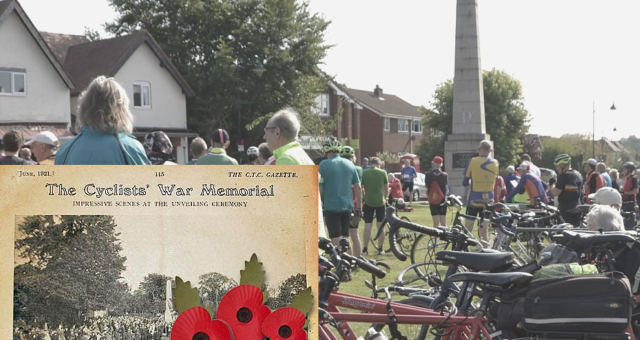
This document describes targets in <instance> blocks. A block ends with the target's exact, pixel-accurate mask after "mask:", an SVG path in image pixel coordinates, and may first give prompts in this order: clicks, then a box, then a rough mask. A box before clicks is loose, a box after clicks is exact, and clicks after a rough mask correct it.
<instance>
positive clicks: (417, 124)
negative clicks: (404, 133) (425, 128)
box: [411, 120, 422, 133]
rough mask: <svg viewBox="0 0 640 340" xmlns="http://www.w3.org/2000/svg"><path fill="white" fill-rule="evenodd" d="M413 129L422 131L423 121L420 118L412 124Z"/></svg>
mask: <svg viewBox="0 0 640 340" xmlns="http://www.w3.org/2000/svg"><path fill="white" fill-rule="evenodd" d="M411 131H413V132H418V133H422V122H421V121H419V120H414V121H413V123H412V126H411Z"/></svg>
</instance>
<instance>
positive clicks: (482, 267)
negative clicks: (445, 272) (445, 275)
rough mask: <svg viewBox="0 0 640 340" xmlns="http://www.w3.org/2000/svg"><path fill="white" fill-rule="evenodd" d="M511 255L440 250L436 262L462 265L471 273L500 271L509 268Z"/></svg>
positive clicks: (511, 259)
mask: <svg viewBox="0 0 640 340" xmlns="http://www.w3.org/2000/svg"><path fill="white" fill-rule="evenodd" d="M513 259H514V256H513V253H504V252H502V253H500V252H499V253H469V252H463V251H453V250H442V251H439V252H437V253H436V260H438V261H442V262H445V263H452V264H456V265H462V266H465V267H467V268H468V269H469V270H472V271H501V270H504V269H508V268H511V265H512V264H513Z"/></svg>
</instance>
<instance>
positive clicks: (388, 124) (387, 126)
mask: <svg viewBox="0 0 640 340" xmlns="http://www.w3.org/2000/svg"><path fill="white" fill-rule="evenodd" d="M389 130H391V119H389V118H385V119H384V131H387V132H389Z"/></svg>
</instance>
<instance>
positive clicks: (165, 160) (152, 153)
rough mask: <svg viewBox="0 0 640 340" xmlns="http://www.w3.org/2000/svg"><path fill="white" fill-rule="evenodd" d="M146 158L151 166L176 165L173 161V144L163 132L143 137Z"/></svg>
mask: <svg viewBox="0 0 640 340" xmlns="http://www.w3.org/2000/svg"><path fill="white" fill-rule="evenodd" d="M142 145H143V146H144V149H145V151H146V152H147V158H149V160H150V161H151V164H152V165H177V163H175V162H172V161H171V160H173V144H171V140H170V139H169V137H168V136H167V135H166V134H165V133H164V132H163V131H154V132H151V133H148V134H147V135H146V136H145V137H144V143H142Z"/></svg>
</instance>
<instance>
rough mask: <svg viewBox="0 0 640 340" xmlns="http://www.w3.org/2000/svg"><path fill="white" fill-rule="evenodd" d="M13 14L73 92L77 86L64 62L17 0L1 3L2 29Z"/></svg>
mask: <svg viewBox="0 0 640 340" xmlns="http://www.w3.org/2000/svg"><path fill="white" fill-rule="evenodd" d="M13 12H15V13H16V15H18V17H19V18H20V20H22V23H23V24H24V27H25V28H26V29H27V31H28V32H29V33H30V34H31V36H32V37H33V40H34V41H35V43H36V44H37V45H38V47H40V50H41V51H42V53H44V54H45V56H46V57H47V59H49V62H50V63H51V65H52V66H53V68H54V69H55V70H56V71H57V72H58V75H59V76H60V78H62V80H63V81H64V83H65V84H66V85H67V87H68V88H69V89H71V90H72V91H73V90H74V88H75V86H74V84H73V81H72V80H71V78H70V77H69V75H68V74H67V72H65V70H64V68H63V67H62V62H60V61H58V59H57V58H56V56H55V54H54V53H53V51H51V49H50V48H49V46H48V45H47V43H46V42H45V41H44V39H43V38H42V36H41V35H40V33H39V32H38V30H37V29H36V27H35V26H34V25H33V23H32V22H31V19H29V16H27V14H26V13H25V11H24V9H22V6H20V3H19V2H18V1H16V0H5V1H0V29H2V23H3V22H4V21H6V20H7V18H8V17H9V16H10V15H11V13H13Z"/></svg>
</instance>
